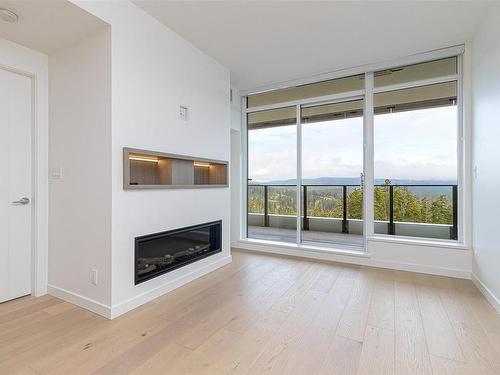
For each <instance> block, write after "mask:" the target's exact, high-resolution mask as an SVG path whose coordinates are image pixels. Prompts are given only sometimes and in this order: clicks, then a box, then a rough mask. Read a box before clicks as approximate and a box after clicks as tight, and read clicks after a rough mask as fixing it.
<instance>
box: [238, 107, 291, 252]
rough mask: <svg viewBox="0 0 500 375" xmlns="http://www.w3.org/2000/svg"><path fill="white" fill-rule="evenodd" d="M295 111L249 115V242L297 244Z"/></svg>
mask: <svg viewBox="0 0 500 375" xmlns="http://www.w3.org/2000/svg"><path fill="white" fill-rule="evenodd" d="M296 117H297V116H296V107H295V106H293V107H286V108H279V109H272V110H267V111H259V112H254V113H249V114H248V117H247V128H248V186H247V204H248V215H247V224H248V229H247V232H248V233H247V236H248V238H254V239H263V240H271V241H281V242H293V243H295V242H296V241H297V120H296Z"/></svg>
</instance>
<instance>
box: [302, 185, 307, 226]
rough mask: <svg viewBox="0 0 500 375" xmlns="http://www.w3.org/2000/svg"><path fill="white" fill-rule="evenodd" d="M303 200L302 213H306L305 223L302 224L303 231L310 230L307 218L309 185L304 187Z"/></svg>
mask: <svg viewBox="0 0 500 375" xmlns="http://www.w3.org/2000/svg"><path fill="white" fill-rule="evenodd" d="M302 200H303V207H302V211H303V213H304V221H303V222H302V229H303V230H309V218H308V217H307V185H302Z"/></svg>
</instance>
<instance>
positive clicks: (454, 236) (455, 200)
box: [450, 185, 458, 240]
mask: <svg viewBox="0 0 500 375" xmlns="http://www.w3.org/2000/svg"><path fill="white" fill-rule="evenodd" d="M452 210H453V222H452V227H451V233H450V237H451V239H452V240H458V187H457V185H453V187H452Z"/></svg>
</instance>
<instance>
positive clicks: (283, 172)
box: [247, 57, 459, 247]
mask: <svg viewBox="0 0 500 375" xmlns="http://www.w3.org/2000/svg"><path fill="white" fill-rule="evenodd" d="M457 71H458V69H457V58H456V57H451V58H446V59H441V60H436V61H431V62H425V63H420V64H414V65H410V66H405V67H400V68H394V69H387V70H383V71H380V72H375V87H377V89H378V90H377V93H376V94H375V95H374V108H373V110H374V134H373V143H374V158H373V160H372V163H373V168H374V177H375V178H374V181H373V184H374V197H373V204H374V232H375V233H376V234H384V235H398V236H409V237H421V238H430V239H444V240H457V239H458V235H459V228H458V214H457V213H458V204H459V202H458V183H459V182H458V148H457V146H458V106H457V94H458V93H457V81H456V79H454V78H447V79H443V80H442V82H438V83H435V84H428V83H427V82H429V80H435V79H437V81H440V80H439V78H440V77H455V76H456V74H457ZM419 80H423V81H422V82H423V83H422V85H420V86H419V85H415V84H410V85H408V88H402V89H399V90H394V89H391V85H395V84H403V85H404V84H406V83H408V82H410V83H412V82H415V81H419ZM360 87H364V75H358V76H351V77H347V78H341V79H339V80H338V81H337V80H330V81H326V82H325V83H315V84H311V85H304V86H299V87H296V88H287V89H283V90H277V91H274V92H268V93H264V94H257V95H254V96H250V97H249V98H248V103H249V104H248V106H249V108H251V107H256V106H261V105H273V104H276V103H279V102H284V101H287V100H299V101H300V100H302V98H305V99H307V98H309V99H310V98H313V97H314V95H315V93H317V95H329V94H331V93H335V94H338V93H341V92H347V91H351V92H352V91H354V90H356V89H359V88H360ZM384 87H387V88H386V90H384ZM363 105H364V101H363V100H358V99H356V100H346V101H343V102H334V103H330V104H329V103H326V104H323V103H322V104H317V105H314V104H308V105H302V106H299V109H300V112H301V117H300V123H301V129H302V131H301V134H300V136H301V139H302V147H301V148H300V150H298V149H297V136H298V129H299V128H298V127H297V117H296V116H297V115H296V114H297V107H296V106H290V107H286V108H277V109H271V110H266V111H259V112H252V111H249V113H248V117H247V128H248V179H249V181H248V195H247V197H248V217H247V223H248V237H249V238H259V239H269V240H276V241H284V242H296V240H297V224H299V225H300V228H299V229H300V231H299V233H300V234H301V235H300V238H301V239H302V242H306V243H307V242H318V243H331V244H336V245H339V244H340V245H345V246H356V247H361V246H362V245H363V220H364V214H363V199H364V196H363V191H364V188H363V160H364V159H363V142H364V140H363V136H364V135H363V134H364V132H363ZM298 151H300V152H298ZM297 157H299V158H300V163H301V169H302V175H301V180H302V185H301V186H299V188H300V189H298V188H297ZM297 190H299V195H300V201H299V202H297ZM297 206H299V207H300V210H301V217H300V220H297Z"/></svg>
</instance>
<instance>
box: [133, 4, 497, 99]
mask: <svg viewBox="0 0 500 375" xmlns="http://www.w3.org/2000/svg"><path fill="white" fill-rule="evenodd" d="M133 2H134V3H135V4H136V5H138V6H139V7H141V8H142V9H144V10H145V11H146V12H148V13H149V14H151V15H152V16H153V17H155V18H157V19H158V20H159V21H161V22H162V23H164V24H165V25H167V26H168V27H169V28H171V29H173V30H174V31H176V32H177V33H178V34H179V35H181V36H182V37H184V38H185V39H187V40H188V41H190V42H191V43H193V44H194V45H196V46H198V47H199V48H200V49H202V50H203V51H205V52H206V53H207V54H209V55H210V56H212V57H213V58H215V59H216V60H218V61H219V62H220V63H222V64H223V65H225V66H226V67H228V68H229V69H230V70H231V81H232V84H233V86H235V87H237V88H239V89H244V90H248V89H254V88H258V87H259V86H264V85H269V84H272V83H277V82H282V81H286V80H291V79H296V78H301V77H307V76H310V75H313V74H318V73H324V72H328V71H334V70H338V69H343V68H349V67H353V66H359V65H363V64H368V63H375V62H379V61H385V60H389V59H394V58H398V57H403V56H408V55H411V54H414V53H419V52H425V51H429V50H432V49H437V48H442V47H448V46H452V45H456V44H461V43H463V42H464V41H467V40H470V39H471V38H472V37H473V35H474V33H475V31H476V29H477V27H478V25H479V24H480V23H481V21H482V19H483V17H484V16H485V14H486V11H487V9H488V6H489V4H488V3H487V2H457V1H442V2H423V1H408V2H378V1H369V2H347V1H346V2H336V1H326V2H317V1H273V2H264V1H158V0H155V1H150V0H148V1H145V0H133Z"/></svg>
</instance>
